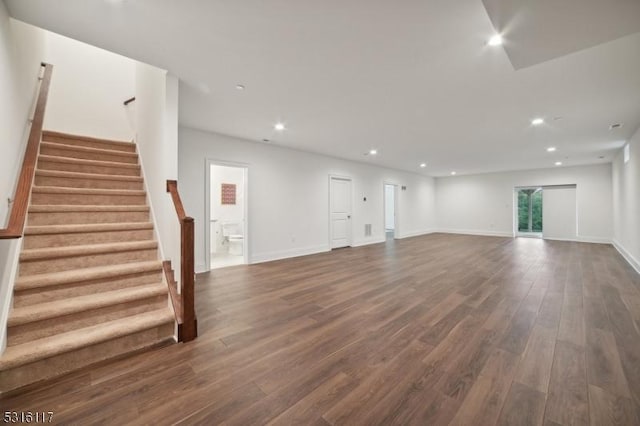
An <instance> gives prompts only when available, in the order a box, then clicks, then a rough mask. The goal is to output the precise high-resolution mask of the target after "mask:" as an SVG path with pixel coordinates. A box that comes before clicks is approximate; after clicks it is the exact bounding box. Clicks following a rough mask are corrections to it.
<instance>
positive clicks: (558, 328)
mask: <svg viewBox="0 0 640 426" xmlns="http://www.w3.org/2000/svg"><path fill="white" fill-rule="evenodd" d="M197 286H198V287H197V289H198V290H197V296H198V299H197V307H198V319H199V326H200V338H198V340H196V341H195V342H192V343H189V344H184V345H172V346H169V347H165V348H160V349H157V350H155V351H153V352H151V353H146V354H141V355H139V356H135V357H133V358H129V359H126V360H120V361H117V362H114V363H111V364H107V365H103V366H100V367H99V368H95V369H92V370H89V371H85V372H81V373H76V374H73V375H71V376H68V377H66V378H64V379H62V380H58V381H56V382H53V383H50V384H48V385H47V386H46V387H44V388H41V389H37V390H33V391H30V392H29V393H25V394H22V395H17V396H14V397H11V398H9V399H5V400H2V401H0V402H1V403H2V409H3V410H6V409H11V410H31V411H35V410H39V411H42V410H45V411H53V412H54V413H55V414H54V422H57V423H73V424H83V425H86V424H93V423H104V424H126V423H134V424H171V423H176V422H178V423H180V422H181V423H184V424H207V425H212V424H219V423H225V424H230V425H231V424H233V425H242V426H247V425H257V424H265V423H271V424H281V425H293V424H300V425H327V424H345V425H360V424H367V425H369V424H384V425H389V424H418V425H440V424H443V425H444V424H472V425H491V424H496V423H498V424H509V425H516V424H545V425H572V424H588V423H591V424H592V425H613V424H626V425H638V424H640V417H639V413H640V410H639V409H638V408H639V407H640V332H639V328H640V277H639V276H638V275H637V274H636V273H635V272H634V271H633V270H632V269H631V268H630V267H629V266H628V264H626V263H625V262H624V260H623V259H622V258H621V257H620V256H619V255H618V254H617V252H616V251H615V250H614V249H613V248H612V247H611V246H607V245H596V244H578V243H566V242H545V241H541V240H533V239H517V240H513V239H504V238H490V237H472V236H455V235H443V234H434V235H430V236H425V237H417V238H411V239H407V240H402V241H395V242H394V241H391V242H388V243H387V244H378V245H374V246H368V247H361V248H354V249H342V250H338V251H334V252H331V253H326V254H320V255H315V256H308V257H303V258H297V259H290V260H285V261H280V262H272V263H266V264H260V265H254V266H249V267H245V266H240V267H233V268H228V269H225V270H219V271H217V272H213V273H211V274H207V275H203V276H200V277H199V280H198V283H197Z"/></svg>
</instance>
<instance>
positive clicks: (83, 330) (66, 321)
mask: <svg viewBox="0 0 640 426" xmlns="http://www.w3.org/2000/svg"><path fill="white" fill-rule="evenodd" d="M157 249H158V243H157V241H156V240H155V237H154V230H153V224H152V223H151V221H150V212H149V206H148V205H147V201H146V192H145V190H144V186H143V179H142V177H141V174H140V165H139V164H138V155H137V153H136V147H135V145H134V144H133V143H129V142H117V141H109V140H102V139H94V138H89V137H80V136H73V135H68V134H61V133H56V132H46V131H45V132H43V135H42V142H41V143H40V153H39V156H38V162H37V168H36V171H35V178H34V184H33V187H32V190H31V201H30V204H29V209H28V214H27V223H26V228H25V232H24V239H23V246H22V251H21V253H20V261H19V275H18V279H17V281H16V283H15V287H14V296H13V309H12V310H11V312H10V315H9V321H8V330H7V348H6V350H5V352H4V353H3V354H2V355H1V356H0V392H2V393H5V392H8V391H11V390H14V389H17V388H20V387H23V386H25V385H28V384H32V383H35V382H38V381H41V380H45V379H49V378H52V377H55V376H59V375H61V374H65V373H68V372H70V371H73V370H77V369H79V368H82V367H85V366H87V365H90V364H94V363H96V362H100V361H103V360H106V359H110V358H114V357H119V356H123V355H125V354H127V353H131V352H134V351H139V350H141V349H143V348H147V347H150V346H155V345H158V344H162V343H165V342H172V341H173V340H174V324H175V319H174V313H173V311H172V310H171V309H170V308H169V302H168V288H167V284H166V283H165V282H163V269H162V262H161V261H160V260H159V256H158V250H157Z"/></svg>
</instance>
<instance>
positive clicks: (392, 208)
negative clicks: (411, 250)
mask: <svg viewBox="0 0 640 426" xmlns="http://www.w3.org/2000/svg"><path fill="white" fill-rule="evenodd" d="M397 189H398V186H397V185H392V184H388V183H385V184H384V233H385V239H386V240H393V239H395V237H396V232H397V228H398V227H397V213H396V204H397V202H396V201H397V194H396V190H397Z"/></svg>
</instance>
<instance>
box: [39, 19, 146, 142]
mask: <svg viewBox="0 0 640 426" xmlns="http://www.w3.org/2000/svg"><path fill="white" fill-rule="evenodd" d="M45 43H46V45H45V58H44V60H45V62H48V63H51V64H53V65H54V72H53V78H52V81H51V90H50V93H49V102H48V110H47V116H46V118H45V123H44V128H45V129H47V130H55V131H60V132H65V133H73V134H80V135H87V136H94V137H102V138H106V139H117V140H131V139H132V138H133V133H134V132H133V123H131V119H130V115H128V108H127V107H125V106H124V105H123V102H124V101H125V100H126V99H129V98H130V97H132V96H133V95H134V93H135V67H136V65H135V64H136V62H135V61H133V60H131V59H128V58H125V57H124V56H120V55H116V54H115V53H111V52H108V51H106V50H102V49H99V48H97V47H94V46H91V45H88V44H85V43H81V42H79V41H76V40H73V39H70V38H67V37H63V36H61V35H58V34H55V33H51V32H48V31H45Z"/></svg>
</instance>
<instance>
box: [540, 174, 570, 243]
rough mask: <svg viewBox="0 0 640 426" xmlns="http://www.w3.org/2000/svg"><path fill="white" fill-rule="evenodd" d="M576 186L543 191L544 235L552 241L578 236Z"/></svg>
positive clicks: (552, 187) (546, 188) (550, 188)
mask: <svg viewBox="0 0 640 426" xmlns="http://www.w3.org/2000/svg"><path fill="white" fill-rule="evenodd" d="M577 212H578V208H577V196H576V187H575V186H547V187H545V188H543V190H542V235H543V237H544V238H549V239H552V240H569V241H570V240H575V239H577V236H578V221H577Z"/></svg>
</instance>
